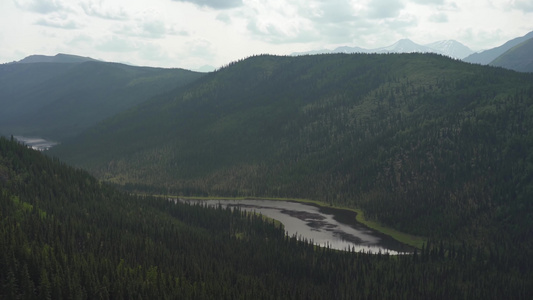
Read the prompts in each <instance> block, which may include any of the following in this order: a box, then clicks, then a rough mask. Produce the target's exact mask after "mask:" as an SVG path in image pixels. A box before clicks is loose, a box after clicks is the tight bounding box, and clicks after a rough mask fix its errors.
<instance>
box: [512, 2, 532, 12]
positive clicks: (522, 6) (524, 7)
mask: <svg viewBox="0 0 533 300" xmlns="http://www.w3.org/2000/svg"><path fill="white" fill-rule="evenodd" d="M511 6H512V7H513V8H515V9H518V10H521V11H523V12H524V13H531V12H533V2H532V1H531V0H514V1H511Z"/></svg>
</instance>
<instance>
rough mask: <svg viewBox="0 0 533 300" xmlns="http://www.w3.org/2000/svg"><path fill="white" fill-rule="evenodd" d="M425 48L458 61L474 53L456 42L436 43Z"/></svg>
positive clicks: (444, 41)
mask: <svg viewBox="0 0 533 300" xmlns="http://www.w3.org/2000/svg"><path fill="white" fill-rule="evenodd" d="M425 46H426V47H429V48H432V49H434V50H436V51H438V52H440V53H442V54H444V55H447V56H450V57H454V58H458V59H463V58H465V57H467V56H468V55H470V54H472V53H474V51H472V50H471V49H470V48H468V47H467V46H465V45H463V44H461V43H459V42H458V41H456V40H443V41H437V42H434V43H431V44H426V45H425Z"/></svg>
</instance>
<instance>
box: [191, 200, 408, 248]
mask: <svg viewBox="0 0 533 300" xmlns="http://www.w3.org/2000/svg"><path fill="white" fill-rule="evenodd" d="M181 201H183V202H188V203H191V204H194V203H204V204H206V205H213V206H215V205H219V204H220V205H222V206H223V207H227V206H230V207H239V208H241V209H243V210H246V211H251V212H256V213H260V214H262V215H264V216H267V217H269V218H272V219H275V220H278V221H280V222H281V223H282V224H283V225H284V227H285V231H286V234H287V235H289V236H296V237H298V238H300V239H307V240H310V241H313V243H314V244H316V245H318V246H322V247H325V246H327V247H330V248H332V249H338V250H352V249H353V250H355V251H356V252H361V251H364V252H371V253H379V252H381V253H389V254H401V253H408V252H412V251H413V248H412V247H410V246H407V245H405V244H402V243H400V242H398V241H396V240H394V239H393V238H391V237H389V236H387V235H384V234H382V233H380V232H378V231H375V230H372V229H370V228H368V227H366V226H364V225H363V224H361V223H359V222H357V221H356V219H355V216H356V213H355V212H353V211H349V210H344V209H336V208H330V207H322V206H316V205H313V204H308V203H302V202H294V201H279V200H190V199H188V200H181Z"/></svg>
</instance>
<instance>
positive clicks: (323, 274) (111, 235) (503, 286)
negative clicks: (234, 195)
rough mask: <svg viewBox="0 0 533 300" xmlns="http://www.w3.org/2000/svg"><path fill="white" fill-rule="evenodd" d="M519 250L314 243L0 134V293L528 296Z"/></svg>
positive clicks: (527, 271)
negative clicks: (118, 184) (155, 192)
mask: <svg viewBox="0 0 533 300" xmlns="http://www.w3.org/2000/svg"><path fill="white" fill-rule="evenodd" d="M524 257H526V256H514V255H511V254H508V253H505V252H498V249H491V251H487V252H484V251H480V250H479V249H478V250H476V249H475V248H472V247H469V246H468V245H464V244H463V245H461V246H457V247H454V246H451V245H446V244H443V243H436V244H434V246H428V247H424V249H422V250H421V251H420V252H417V253H414V254H413V255H402V256H398V257H394V256H389V255H384V254H378V255H367V254H364V253H352V252H339V251H333V250H330V249H319V248H315V247H313V246H312V245H310V244H309V243H307V242H305V241H302V242H298V241H296V240H295V239H294V238H288V237H284V235H283V230H280V229H279V228H276V227H275V226H274V225H273V224H271V223H269V222H267V221H265V220H263V219H262V218H261V217H259V216H253V215H246V214H241V212H239V211H234V212H232V211H230V210H225V209H222V208H210V209H207V208H203V207H200V206H189V205H185V204H175V203H173V202H170V201H167V200H166V199H161V198H159V199H157V198H141V197H136V196H129V195H126V194H124V193H122V192H119V191H117V190H115V189H113V188H111V187H109V186H108V185H106V184H102V183H100V182H99V181H98V180H96V179H95V178H93V177H91V176H89V175H88V174H87V173H86V172H84V171H80V170H76V169H73V168H71V167H68V166H66V165H64V164H62V163H59V162H58V161H57V160H52V159H50V158H48V157H46V156H44V155H42V154H41V153H39V152H36V151H33V150H30V149H28V148H26V147H24V146H22V145H19V144H17V143H16V142H14V141H8V140H6V139H4V138H0V299H528V298H527V297H528V296H529V295H531V293H533V290H532V289H533V287H532V286H531V284H530V283H531V281H532V280H533V277H532V274H533V273H532V267H533V266H532V265H531V261H530V260H525V259H524Z"/></svg>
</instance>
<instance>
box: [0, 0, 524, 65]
mask: <svg viewBox="0 0 533 300" xmlns="http://www.w3.org/2000/svg"><path fill="white" fill-rule="evenodd" d="M531 20H533V1H531V0H493V1H481V0H468V1H459V0H455V1H451V0H377V1H371V0H357V1H356V0H286V1H283V0H0V45H1V47H0V63H5V62H11V61H15V60H20V59H22V58H24V57H26V56H28V55H31V54H44V55H55V54H57V53H68V54H75V55H81V56H90V57H93V58H96V59H102V60H106V61H118V62H124V63H129V64H134V65H148V66H159V67H180V68H186V69H196V68H199V67H201V66H203V65H212V66H215V67H220V66H222V65H225V64H227V63H229V62H231V61H235V60H238V59H241V58H244V57H248V56H250V55H254V54H261V53H271V54H282V55H285V54H290V53H292V52H303V51H309V50H316V49H324V48H327V49H333V48H335V47H338V46H351V47H355V46H358V47H362V48H378V47H383V46H388V45H390V44H392V43H394V42H396V41H397V40H399V39H402V38H410V39H411V40H413V41H414V42H416V43H419V44H427V43H431V42H435V41H438V40H447V39H455V40H457V41H459V42H461V43H463V44H465V45H467V46H468V47H470V48H471V49H473V50H482V49H487V48H492V47H496V46H499V45H501V44H503V43H504V42H506V41H507V40H509V39H512V38H515V37H518V36H523V35H525V34H526V33H528V32H529V31H532V30H533V22H531Z"/></svg>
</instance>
